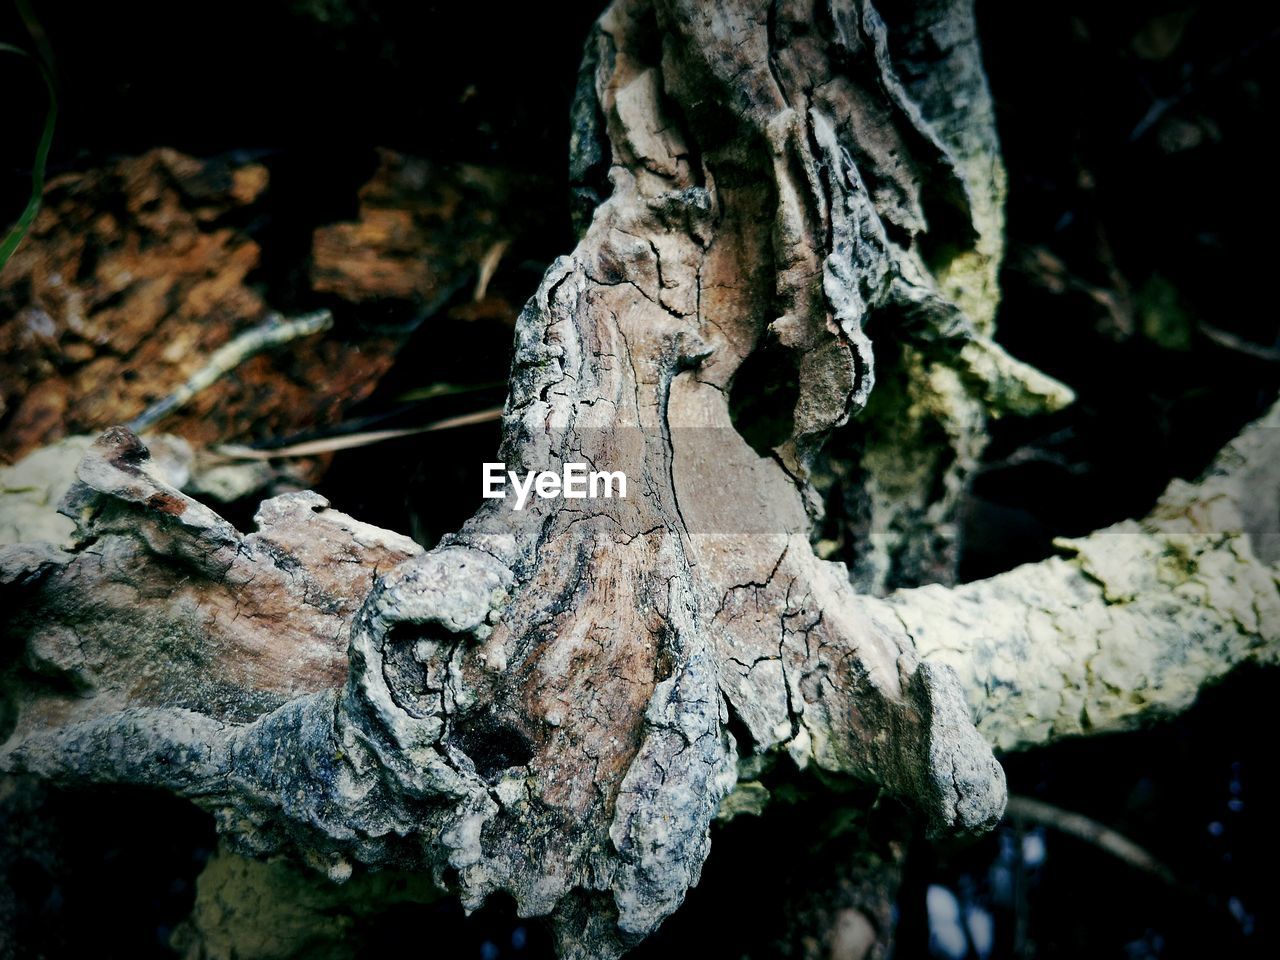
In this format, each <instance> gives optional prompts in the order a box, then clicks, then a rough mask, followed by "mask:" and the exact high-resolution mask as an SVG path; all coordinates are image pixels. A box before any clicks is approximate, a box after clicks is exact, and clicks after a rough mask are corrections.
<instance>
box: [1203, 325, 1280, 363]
mask: <svg viewBox="0 0 1280 960" xmlns="http://www.w3.org/2000/svg"><path fill="white" fill-rule="evenodd" d="M1197 327H1198V329H1199V330H1200V332H1201V333H1203V334H1204V335H1205V336H1206V337H1208V338H1209V339H1210V340H1212V341H1213V342H1214V343H1216V344H1217V345H1218V346H1220V347H1226V348H1227V349H1228V350H1234V351H1235V352H1236V353H1243V354H1244V355H1245V356H1248V357H1253V358H1254V359H1256V360H1265V361H1266V362H1267V363H1280V350H1277V349H1276V348H1275V347H1264V346H1263V345H1262V344H1260V343H1254V342H1253V341H1252V340H1246V339H1245V338H1244V337H1238V336H1236V335H1235V334H1234V333H1231V332H1229V331H1227V330H1223V329H1221V328H1220V327H1215V326H1211V325H1210V324H1207V323H1205V322H1204V321H1203V320H1202V321H1201V322H1200V323H1199V324H1197Z"/></svg>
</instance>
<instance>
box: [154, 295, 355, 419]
mask: <svg viewBox="0 0 1280 960" xmlns="http://www.w3.org/2000/svg"><path fill="white" fill-rule="evenodd" d="M331 326H333V314H331V313H330V312H329V311H328V310H317V311H316V312H315V313H306V314H303V315H302V316H300V317H295V318H294V319H292V320H285V319H284V318H283V317H281V316H280V314H278V313H273V314H270V315H269V316H268V318H267V320H266V321H265V322H264V323H262V324H259V325H258V326H256V327H254V328H253V329H252V330H246V331H245V332H244V333H242V334H240V335H239V336H238V337H236V338H234V339H233V340H231V341H230V342H229V343H226V344H223V345H222V346H221V347H219V348H218V349H217V350H215V351H214V353H213V356H211V357H210V358H209V362H208V363H206V364H205V365H204V366H203V367H201V368H200V369H199V370H197V371H196V372H195V373H194V374H193V375H192V377H191V379H190V380H188V381H187V382H186V383H184V384H183V385H182V386H180V387H178V389H177V390H175V391H173V393H171V394H169V395H168V396H167V397H164V398H163V399H161V400H157V401H156V402H155V403H153V404H152V405H151V406H149V407H147V409H146V410H144V411H142V413H140V414H138V416H136V417H134V418H133V419H132V420H131V421H129V424H128V426H129V429H130V430H132V431H133V432H134V433H141V432H142V431H143V430H146V429H147V428H148V427H152V426H155V424H157V423H159V422H160V421H161V420H163V419H164V418H165V417H167V416H169V414H171V413H173V412H174V411H176V410H179V409H180V408H182V407H183V406H185V405H186V404H187V403H189V402H190V401H191V399H192V398H193V397H195V396H196V395H197V394H198V393H200V391H202V390H205V389H206V388H208V387H210V386H212V385H213V384H214V383H215V382H217V381H218V380H219V379H220V378H221V377H222V376H223V375H225V374H227V373H230V372H231V371H232V370H234V369H235V368H236V367H238V366H240V364H242V363H244V362H245V361H246V360H249V359H250V358H252V357H256V356H257V355H258V354H260V353H262V352H264V351H266V350H270V349H271V348H272V347H278V346H281V345H283V344H286V343H290V342H292V341H294V340H299V339H301V338H302V337H309V336H311V335H312V334H314V333H319V332H321V331H322V330H328V329H329V327H331Z"/></svg>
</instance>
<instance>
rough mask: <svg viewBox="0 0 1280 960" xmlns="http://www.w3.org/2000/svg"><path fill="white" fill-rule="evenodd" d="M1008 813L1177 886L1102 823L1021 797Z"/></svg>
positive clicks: (1161, 866)
mask: <svg viewBox="0 0 1280 960" xmlns="http://www.w3.org/2000/svg"><path fill="white" fill-rule="evenodd" d="M1006 813H1007V815H1008V816H1010V817H1012V818H1013V819H1015V820H1029V821H1032V822H1033V823H1039V824H1042V825H1043V826H1046V827H1051V828H1052V829H1054V830H1057V831H1058V832H1059V833H1065V834H1067V835H1068V836H1072V837H1075V838H1076V839H1078V840H1084V841H1085V842H1086V843H1091V844H1093V845H1094V846H1095V847H1097V848H1098V849H1099V850H1102V851H1104V852H1106V853H1109V854H1111V855H1112V856H1113V857H1116V858H1117V859H1119V860H1123V861H1124V862H1125V863H1127V864H1129V866H1131V867H1134V868H1135V869H1138V870H1141V871H1143V872H1144V873H1150V874H1153V875H1154V876H1156V877H1159V878H1160V879H1161V880H1163V881H1164V882H1165V883H1168V884H1171V885H1173V884H1176V882H1177V881H1176V880H1175V879H1174V876H1173V871H1172V870H1170V869H1169V868H1168V867H1166V866H1165V865H1164V864H1163V863H1161V862H1160V861H1159V860H1157V859H1156V858H1155V857H1153V856H1152V855H1151V854H1150V853H1148V852H1147V851H1146V850H1144V849H1143V848H1142V847H1140V846H1138V845H1137V844H1136V843H1134V842H1133V841H1132V840H1130V839H1129V838H1128V837H1126V836H1125V835H1124V834H1122V833H1119V832H1117V831H1115V830H1112V829H1111V828H1110V827H1108V826H1106V825H1105V824H1102V823H1099V822H1098V821H1097V820H1094V819H1092V818H1091V817H1086V816H1085V815H1084V814H1082V813H1075V812H1073V811H1071V810H1063V809H1062V808H1061V807H1055V806H1054V805H1053V804H1051V803H1045V802H1044V801H1043V800H1033V799H1032V798H1031V797H1024V796H1019V795H1017V794H1014V795H1011V796H1010V797H1009V805H1008V807H1006Z"/></svg>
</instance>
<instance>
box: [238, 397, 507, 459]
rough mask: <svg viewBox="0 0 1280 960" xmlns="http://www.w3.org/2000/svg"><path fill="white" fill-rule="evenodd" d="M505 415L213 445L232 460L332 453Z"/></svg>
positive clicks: (486, 413) (492, 412)
mask: <svg viewBox="0 0 1280 960" xmlns="http://www.w3.org/2000/svg"><path fill="white" fill-rule="evenodd" d="M501 418H502V408H501V407H490V408H488V409H486V410H477V411H476V412H475V413H464V414H461V415H459V416H456V417H447V418H445V419H444V420H437V421H435V422H434V423H428V424H426V425H425V426H422V427H406V428H404V429H401V430H370V431H369V432H368V433H349V434H345V435H343V436H339V437H326V438H325V439H323V440H308V441H307V442H306V443H295V444H294V445H292V446H289V447H275V448H273V449H265V450H263V449H259V448H257V447H242V446H239V445H236V444H230V443H225V444H223V445H221V446H218V447H214V448H213V452H214V453H217V454H221V455H222V456H224V457H229V458H231V459H233V460H275V459H277V458H280V457H313V456H316V455H317V454H321V453H333V452H334V451H335V450H350V449H351V448H353V447H367V446H369V445H370V444H373V443H382V442H383V441H384V440H397V439H399V438H400V437H411V436H413V435H414V434H417V433H431V432H433V431H435V430H449V429H451V428H453V427H466V426H470V425H471V424H475V423H489V422H491V421H493V420H499V419H501Z"/></svg>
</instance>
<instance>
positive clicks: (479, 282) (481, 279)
mask: <svg viewBox="0 0 1280 960" xmlns="http://www.w3.org/2000/svg"><path fill="white" fill-rule="evenodd" d="M508 243H510V241H509V240H499V241H498V242H497V243H495V244H493V246H491V247H490V248H489V249H488V250H487V251H485V255H484V258H483V259H482V260H481V261H480V269H479V271H478V272H477V274H476V289H475V292H474V293H472V295H471V299H472V300H474V301H476V302H477V303H478V302H479V301H481V300H483V299H484V298H485V295H486V294H487V293H488V292H489V281H490V280H492V279H493V275H494V273H495V272H496V271H497V269H498V264H499V263H500V262H501V260H502V254H503V253H505V252H506V249H507V244H508Z"/></svg>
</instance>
